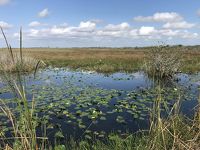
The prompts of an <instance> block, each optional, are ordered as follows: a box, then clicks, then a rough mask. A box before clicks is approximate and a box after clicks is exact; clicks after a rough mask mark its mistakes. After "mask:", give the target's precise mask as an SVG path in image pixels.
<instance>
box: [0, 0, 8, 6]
mask: <svg viewBox="0 0 200 150" xmlns="http://www.w3.org/2000/svg"><path fill="white" fill-rule="evenodd" d="M8 3H10V0H0V6H2V5H6V4H8Z"/></svg>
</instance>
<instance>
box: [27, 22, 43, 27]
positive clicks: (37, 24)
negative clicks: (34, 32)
mask: <svg viewBox="0 0 200 150" xmlns="http://www.w3.org/2000/svg"><path fill="white" fill-rule="evenodd" d="M40 25H41V23H40V22H38V21H33V22H31V23H29V26H30V27H38V26H40Z"/></svg>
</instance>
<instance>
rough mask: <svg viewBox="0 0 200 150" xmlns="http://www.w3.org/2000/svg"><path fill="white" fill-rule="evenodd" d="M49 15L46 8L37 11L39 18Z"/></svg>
mask: <svg viewBox="0 0 200 150" xmlns="http://www.w3.org/2000/svg"><path fill="white" fill-rule="evenodd" d="M48 15H49V10H48V8H45V9H43V10H42V11H41V12H39V13H38V16H39V17H40V18H45V17H47V16H48Z"/></svg>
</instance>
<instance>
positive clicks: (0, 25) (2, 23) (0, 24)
mask: <svg viewBox="0 0 200 150" xmlns="http://www.w3.org/2000/svg"><path fill="white" fill-rule="evenodd" d="M0 27H2V28H4V29H9V28H12V27H13V25H11V24H8V23H7V22H4V21H0Z"/></svg>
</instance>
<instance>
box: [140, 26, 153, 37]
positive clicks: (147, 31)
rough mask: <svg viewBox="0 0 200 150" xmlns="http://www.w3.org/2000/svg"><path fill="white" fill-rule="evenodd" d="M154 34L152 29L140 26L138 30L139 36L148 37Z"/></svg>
mask: <svg viewBox="0 0 200 150" xmlns="http://www.w3.org/2000/svg"><path fill="white" fill-rule="evenodd" d="M155 32H156V30H155V28H154V27H145V26H142V27H141V28H140V29H139V35H142V36H148V35H152V34H154V33H155Z"/></svg>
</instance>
